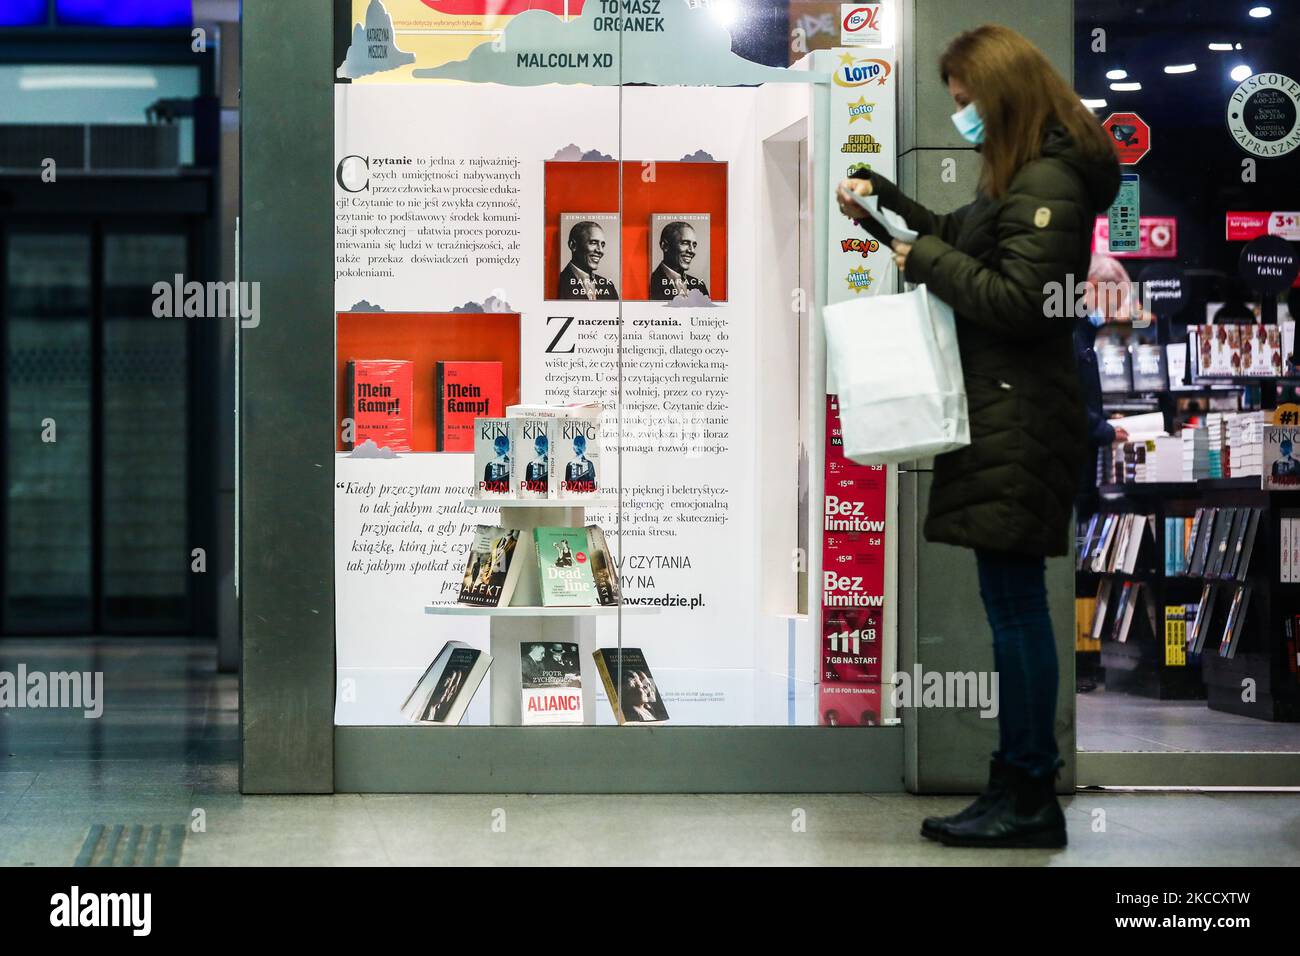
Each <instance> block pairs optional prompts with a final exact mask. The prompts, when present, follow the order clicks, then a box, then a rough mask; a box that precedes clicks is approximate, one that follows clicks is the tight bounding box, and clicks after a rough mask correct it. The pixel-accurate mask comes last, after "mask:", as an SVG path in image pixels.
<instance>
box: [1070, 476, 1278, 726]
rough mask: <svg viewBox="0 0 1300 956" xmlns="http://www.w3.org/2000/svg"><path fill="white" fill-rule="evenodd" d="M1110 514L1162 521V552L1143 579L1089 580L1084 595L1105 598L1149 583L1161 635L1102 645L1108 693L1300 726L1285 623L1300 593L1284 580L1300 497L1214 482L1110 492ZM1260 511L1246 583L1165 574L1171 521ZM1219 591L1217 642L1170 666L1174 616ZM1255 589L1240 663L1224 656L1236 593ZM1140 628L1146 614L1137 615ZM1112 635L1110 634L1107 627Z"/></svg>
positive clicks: (1214, 618)
mask: <svg viewBox="0 0 1300 956" xmlns="http://www.w3.org/2000/svg"><path fill="white" fill-rule="evenodd" d="M1100 491H1101V495H1102V498H1101V503H1100V511H1101V512H1102V513H1103V514H1105V513H1112V512H1113V513H1142V514H1148V515H1153V516H1154V517H1155V528H1154V531H1155V548H1154V549H1151V550H1144V551H1143V555H1144V557H1143V558H1142V559H1141V560H1140V566H1139V570H1138V571H1137V572H1136V573H1134V574H1130V575H1121V574H1115V573H1109V574H1098V573H1093V572H1090V571H1080V572H1079V573H1078V574H1077V575H1076V594H1078V595H1079V596H1090V595H1092V594H1095V593H1096V590H1097V587H1098V585H1099V583H1100V582H1101V581H1102V580H1103V579H1104V578H1107V577H1109V578H1112V579H1114V580H1117V581H1118V580H1140V581H1142V582H1143V585H1144V588H1145V593H1144V595H1143V600H1145V601H1149V602H1150V604H1151V607H1152V608H1153V609H1154V612H1155V621H1156V629H1155V633H1154V634H1152V633H1149V631H1150V628H1149V627H1147V626H1146V625H1143V626H1142V627H1141V629H1140V630H1139V629H1138V625H1137V623H1135V624H1134V632H1132V633H1130V636H1129V638H1128V640H1127V641H1126V642H1123V643H1121V642H1117V641H1113V640H1108V639H1107V638H1106V637H1105V636H1103V639H1102V642H1101V665H1102V667H1103V668H1104V669H1105V684H1106V688H1107V689H1108V690H1116V691H1120V692H1123V693H1131V694H1138V695H1141V696H1146V697H1155V698H1159V699H1182V700H1192V699H1205V700H1206V702H1207V705H1208V706H1209V707H1210V708H1211V709H1213V710H1219V711H1224V712H1228V713H1234V714H1239V715H1241V716H1246V717H1254V718H1257V719H1261V720H1270V721H1295V720H1300V683H1298V682H1297V678H1296V674H1295V673H1294V671H1293V669H1292V668H1291V666H1290V664H1289V663H1288V660H1287V655H1288V653H1293V651H1289V650H1288V648H1287V644H1286V638H1285V622H1286V621H1287V620H1288V619H1289V618H1290V617H1291V616H1293V615H1295V614H1296V613H1300V584H1290V583H1287V584H1284V583H1282V581H1281V575H1280V562H1281V553H1280V547H1279V543H1280V523H1281V518H1282V509H1283V508H1284V507H1288V506H1289V505H1290V503H1291V502H1295V505H1296V506H1297V507H1300V495H1293V494H1291V493H1289V492H1270V491H1264V490H1262V489H1261V488H1260V487H1259V478H1258V477H1246V478H1227V479H1207V480H1202V481H1197V482H1186V483H1180V484H1175V485H1169V484H1158V485H1154V484H1153V485H1149V486H1148V485H1142V484H1137V485H1122V486H1120V485H1105V486H1102V488H1101V489H1100ZM1228 507H1238V508H1256V509H1259V510H1260V511H1261V514H1260V520H1259V526H1258V531H1257V534H1256V538H1255V541H1254V548H1253V551H1252V553H1251V556H1250V561H1249V566H1248V567H1247V568H1246V569H1245V572H1244V579H1243V580H1242V581H1234V580H1226V579H1223V580H1217V579H1207V578H1205V577H1203V576H1191V575H1187V574H1177V575H1167V574H1165V573H1164V560H1163V555H1164V553H1165V534H1166V529H1165V518H1166V517H1191V516H1192V515H1193V514H1194V513H1195V511H1196V509H1197V508H1228ZM1207 584H1208V585H1209V586H1210V587H1212V588H1214V589H1215V592H1216V593H1215V599H1214V602H1213V607H1212V610H1211V613H1210V618H1209V621H1208V622H1207V623H1206V625H1205V626H1207V627H1208V631H1207V637H1206V640H1205V643H1204V646H1203V648H1202V650H1201V653H1200V654H1192V653H1190V652H1189V653H1188V655H1187V661H1186V664H1184V665H1177V664H1168V663H1166V661H1165V649H1164V627H1163V623H1164V610H1165V607H1166V605H1170V604H1195V603H1197V601H1198V599H1199V598H1200V595H1201V592H1202V589H1203V588H1204V586H1205V585H1207ZM1243 586H1250V588H1251V594H1250V601H1249V604H1248V605H1247V609H1246V615H1245V619H1244V621H1243V628H1242V631H1241V636H1240V639H1239V641H1238V645H1237V648H1236V650H1235V652H1234V655H1233V656H1232V657H1231V658H1229V657H1224V656H1220V654H1219V646H1220V642H1221V640H1222V639H1223V635H1224V629H1225V625H1226V623H1227V617H1228V610H1229V606H1230V605H1231V602H1232V597H1233V594H1234V593H1235V592H1236V591H1237V590H1238V589H1240V588H1242V587H1243ZM1134 620H1135V622H1137V621H1145V620H1146V615H1145V614H1141V615H1135V616H1134ZM1104 634H1105V635H1108V634H1109V624H1107V628H1106V631H1105V632H1104Z"/></svg>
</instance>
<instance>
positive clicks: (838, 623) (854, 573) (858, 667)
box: [818, 395, 887, 683]
mask: <svg viewBox="0 0 1300 956" xmlns="http://www.w3.org/2000/svg"><path fill="white" fill-rule="evenodd" d="M886 481H887V473H886V470H885V466H883V465H859V464H857V463H856V462H853V461H849V460H848V459H847V458H845V457H844V451H843V442H842V439H841V436H840V415H839V403H838V401H837V399H836V397H835V396H834V395H828V396H827V397H826V475H825V489H824V492H823V500H822V530H823V535H822V581H821V602H822V637H821V642H822V668H821V673H820V675H819V676H818V680H819V681H821V682H823V683H828V682H834V683H874V682H878V681H879V680H880V679H881V654H880V646H881V640H882V634H883V621H884V618H883V614H884V604H885V520H886V514H885V506H886V490H887V489H886Z"/></svg>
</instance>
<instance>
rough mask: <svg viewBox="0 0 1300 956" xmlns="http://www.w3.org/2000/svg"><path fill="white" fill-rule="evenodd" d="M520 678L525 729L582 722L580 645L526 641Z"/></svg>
mask: <svg viewBox="0 0 1300 956" xmlns="http://www.w3.org/2000/svg"><path fill="white" fill-rule="evenodd" d="M519 679H520V690H521V691H522V694H523V697H522V698H521V700H520V713H521V715H522V716H523V723H524V725H525V726H527V725H530V724H580V723H582V663H581V661H580V660H579V657H578V645H577V644H569V643H557V642H541V641H524V642H523V643H521V644H520V645H519Z"/></svg>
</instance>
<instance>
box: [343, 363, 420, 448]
mask: <svg viewBox="0 0 1300 956" xmlns="http://www.w3.org/2000/svg"><path fill="white" fill-rule="evenodd" d="M347 368H348V384H347V390H348V417H349V418H350V419H352V422H353V436H354V438H353V441H352V443H351V444H350V445H349V447H351V448H355V447H356V446H357V445H361V444H364V443H365V442H367V441H372V442H374V443H375V444H376V445H378V446H379V447H380V448H389V449H391V450H393V451H398V452H407V451H410V450H411V430H412V427H413V424H412V418H411V415H412V412H413V410H414V409H413V407H412V406H413V404H414V398H413V395H414V394H415V372H414V364H413V363H412V362H408V361H405V360H402V359H350V360H349V361H348V366H347Z"/></svg>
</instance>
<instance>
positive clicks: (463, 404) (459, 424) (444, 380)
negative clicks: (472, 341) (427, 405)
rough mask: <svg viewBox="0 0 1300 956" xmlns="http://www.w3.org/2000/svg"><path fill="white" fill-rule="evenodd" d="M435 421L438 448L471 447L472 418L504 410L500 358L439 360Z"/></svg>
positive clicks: (472, 445) (451, 449)
mask: <svg viewBox="0 0 1300 956" xmlns="http://www.w3.org/2000/svg"><path fill="white" fill-rule="evenodd" d="M434 386H435V395H436V396H437V398H436V399H435V401H436V402H437V406H436V408H435V410H434V411H435V415H434V419H435V420H434V425H435V432H436V436H437V450H438V451H459V452H468V451H473V450H474V419H476V418H500V417H501V416H502V415H503V414H504V405H503V401H504V398H503V396H502V390H501V363H500V362H439V363H438V364H437V366H436V367H435V369H434Z"/></svg>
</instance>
